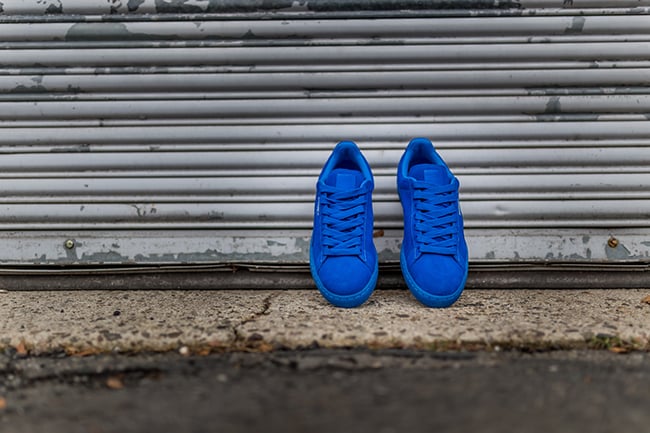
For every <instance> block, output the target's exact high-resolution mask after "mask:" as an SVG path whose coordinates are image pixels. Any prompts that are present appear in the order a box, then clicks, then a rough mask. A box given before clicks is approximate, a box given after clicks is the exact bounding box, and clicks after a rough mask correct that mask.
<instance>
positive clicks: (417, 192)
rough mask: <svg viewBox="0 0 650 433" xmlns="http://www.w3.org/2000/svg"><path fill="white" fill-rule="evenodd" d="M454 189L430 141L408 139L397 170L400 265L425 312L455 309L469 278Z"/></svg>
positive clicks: (460, 218)
mask: <svg viewBox="0 0 650 433" xmlns="http://www.w3.org/2000/svg"><path fill="white" fill-rule="evenodd" d="M458 187H459V183H458V179H456V178H455V177H454V175H453V174H452V173H451V171H450V170H449V167H447V164H445V162H444V161H443V160H442V158H441V157H440V155H438V154H437V153H436V151H435V150H434V148H433V145H432V144H431V141H429V140H427V139H426V138H414V139H413V140H411V142H410V143H409V145H408V147H407V148H406V151H405V152H404V155H402V159H401V160H400V162H399V166H398V168H397V190H398V192H399V197H400V201H401V202H402V209H403V211H404V239H403V241H402V250H401V255H400V264H401V267H402V274H403V275H404V279H405V280H406V284H407V285H408V287H409V289H410V290H411V292H412V293H413V295H414V296H415V297H416V298H417V299H418V300H419V301H420V302H422V303H423V304H424V305H427V306H429V307H448V306H450V305H451V304H453V303H454V302H455V301H456V300H457V299H458V297H459V296H460V294H461V293H462V291H463V288H464V287H465V280H466V279H467V244H466V243H465V237H464V235H463V215H462V214H461V212H460V208H459V205H458Z"/></svg>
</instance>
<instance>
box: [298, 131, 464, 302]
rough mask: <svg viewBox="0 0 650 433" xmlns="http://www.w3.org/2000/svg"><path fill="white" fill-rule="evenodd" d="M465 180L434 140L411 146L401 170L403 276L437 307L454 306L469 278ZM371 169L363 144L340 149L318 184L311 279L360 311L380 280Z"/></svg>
mask: <svg viewBox="0 0 650 433" xmlns="http://www.w3.org/2000/svg"><path fill="white" fill-rule="evenodd" d="M458 187H459V183H458V179H456V177H454V175H453V174H452V173H451V171H450V170H449V167H447V165H446V164H445V162H444V161H443V160H442V158H441V157H440V155H438V153H436V151H435V149H434V148H433V145H432V144H431V141H429V140H428V139H426V138H415V139H413V140H411V142H410V143H409V145H408V147H407V148H406V151H405V152H404V154H403V155H402V158H401V160H400V162H399V166H398V168H397V190H398V192H399V197H400V201H401V203H402V209H403V213H404V238H403V240H402V249H401V254H400V264H401V268H402V274H403V275H404V279H405V280H406V284H407V286H408V287H409V289H410V290H411V292H412V293H413V295H414V296H415V297H416V298H417V299H418V300H419V301H420V302H422V303H423V304H424V305H427V306H429V307H448V306H450V305H451V304H453V303H454V302H455V301H456V300H457V299H458V298H459V297H460V294H461V292H462V291H463V288H464V287H465V280H466V279H467V244H466V243H465V238H464V235H463V216H462V214H461V212H460V208H459V205H458ZM373 188H374V182H373V176H372V172H371V170H370V166H369V164H368V162H367V161H366V159H365V158H364V157H363V155H362V154H361V151H360V150H359V148H358V147H357V145H356V144H354V143H353V142H350V141H344V142H341V143H339V144H338V145H337V146H336V148H335V149H334V151H333V152H332V154H331V155H330V157H329V159H328V160H327V162H326V163H325V166H324V167H323V170H322V172H321V174H320V177H319V178H318V183H317V185H316V204H315V209H314V229H313V233H312V238H311V247H310V252H309V258H310V268H311V273H312V276H313V278H314V281H315V282H316V286H317V287H318V289H319V290H320V292H321V294H322V295H323V296H324V297H325V299H327V300H328V301H329V302H331V303H332V304H334V305H336V306H338V307H347V308H350V307H357V306H359V305H361V304H363V303H364V302H365V301H366V300H367V299H368V298H369V297H370V295H371V294H372V292H373V290H374V288H375V285H376V283H377V275H378V273H379V267H378V260H377V250H376V249H375V245H374V243H373V236H372V234H373V211H372V190H373Z"/></svg>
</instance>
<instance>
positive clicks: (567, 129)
mask: <svg viewBox="0 0 650 433" xmlns="http://www.w3.org/2000/svg"><path fill="white" fill-rule="evenodd" d="M0 131H1V133H0V145H21V144H23V145H27V144H32V145H33V144H39V143H40V144H48V145H54V144H60V145H74V144H78V145H88V144H89V143H93V144H126V143H133V144H150V145H159V144H165V143H174V144H177V143H192V144H197V143H212V144H216V143H225V144H234V143H256V144H257V145H259V144H268V143H278V142H281V143H287V142H292V143H308V142H310V141H314V142H320V143H323V142H329V143H336V142H338V141H340V140H341V138H342V137H345V138H349V139H352V140H356V141H360V142H362V141H376V140H391V141H396V142H397V141H403V140H406V139H407V138H405V137H419V136H422V137H430V138H431V139H432V140H434V141H437V140H439V139H440V140H447V141H453V140H472V139H475V140H481V141H482V142H483V143H485V144H486V146H489V147H500V145H499V143H500V142H501V141H502V140H521V142H520V143H521V145H522V146H526V145H527V143H526V141H525V140H537V141H535V143H534V146H539V145H540V144H541V145H543V141H541V140H544V139H549V140H559V142H560V143H562V142H564V144H565V145H573V146H578V145H580V142H579V140H590V139H591V140H622V139H634V138H639V139H646V138H647V137H648V136H650V122H645V121H638V122H614V121H613V122H598V121H584V122H515V123H500V124H499V123H451V124H363V123H359V124H355V125H338V126H337V127H336V128H333V127H332V126H331V125H258V126H257V127H252V126H156V127H144V126H132V127H104V128H101V127H100V128H37V129H32V128H2V129H0ZM486 140H490V141H486ZM531 144H532V143H531ZM612 144H613V145H615V144H616V141H613V142H612ZM553 145H557V143H554V144H553Z"/></svg>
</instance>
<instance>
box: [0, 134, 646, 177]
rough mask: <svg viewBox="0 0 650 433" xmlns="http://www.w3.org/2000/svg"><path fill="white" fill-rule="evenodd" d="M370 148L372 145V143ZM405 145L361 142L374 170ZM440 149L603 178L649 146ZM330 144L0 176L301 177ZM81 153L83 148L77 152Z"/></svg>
mask: <svg viewBox="0 0 650 433" xmlns="http://www.w3.org/2000/svg"><path fill="white" fill-rule="evenodd" d="M371 144H372V146H370V145H371ZM406 144H407V142H406V140H404V141H397V142H388V143H386V142H378V143H368V142H360V143H359V145H360V146H361V149H362V150H363V153H364V155H365V156H366V158H367V159H368V161H370V163H371V165H372V167H373V170H377V169H391V170H394V169H395V167H396V165H397V161H399V158H400V157H401V155H402V152H403V151H404V149H405V148H406ZM435 144H436V146H437V147H439V148H440V149H439V151H440V153H441V155H443V157H444V158H445V161H447V163H448V164H449V165H450V166H451V167H454V169H465V170H466V171H467V170H473V171H472V172H473V173H477V172H479V171H480V170H486V171H497V170H499V169H507V170H510V171H512V170H513V169H514V168H517V169H519V170H528V171H529V172H535V171H538V172H539V171H543V172H547V171H549V170H556V171H557V170H558V168H562V169H563V170H565V171H567V172H571V171H572V170H573V171H576V172H579V171H581V170H582V171H584V170H589V169H590V167H591V170H592V171H594V172H598V173H602V172H604V171H607V170H608V169H615V170H621V171H623V172H625V170H635V171H638V170H639V168H643V169H646V168H647V167H648V166H650V147H647V146H646V147H642V146H641V145H639V146H638V147H622V146H621V147H600V148H597V147H595V146H592V145H589V146H585V147H578V148H576V147H567V146H565V147H562V148H556V147H550V148H517V147H514V146H513V147H509V148H498V147H494V148H481V147H471V145H469V144H468V143H466V144H465V145H463V143H460V144H458V145H456V146H449V143H444V144H445V146H442V147H441V146H440V145H439V143H437V142H436V143H435ZM334 145H335V142H331V143H328V144H326V145H324V146H323V149H322V150H320V149H319V150H316V149H314V148H311V147H307V146H303V145H301V144H298V143H296V144H293V146H292V148H291V149H287V150H285V149H283V148H282V147H281V148H273V146H267V147H264V148H262V147H261V146H258V148H256V149H248V150H244V149H239V150H237V151H232V150H231V151H228V150H225V149H222V148H221V147H220V146H218V145H213V146H211V149H210V151H207V150H206V149H204V150H194V151H192V152H182V149H183V148H182V147H181V148H179V149H178V150H181V151H169V150H168V151H165V149H155V151H151V150H150V151H148V152H142V151H137V152H128V151H127V149H122V150H121V152H118V151H113V152H115V153H111V152H107V151H105V152H99V151H96V149H92V151H91V149H90V148H86V149H85V150H86V151H85V152H83V151H80V149H77V151H76V152H70V151H66V150H68V148H67V147H61V148H56V147H53V148H49V149H44V153H24V152H23V151H21V152H19V153H15V154H2V155H1V157H0V178H25V177H34V178H38V177H48V176H53V175H56V174H57V173H58V174H60V175H61V176H65V177H70V176H81V177H84V176H89V175H92V176H93V177H98V176H102V177H105V176H115V177H119V176H125V177H134V176H142V177H146V176H156V175H157V174H164V175H165V176H182V173H187V175H192V176H194V175H201V174H200V173H206V174H205V175H208V176H209V175H213V174H214V173H217V172H221V173H227V175H230V176H245V175H247V174H252V173H260V172H264V171H266V172H279V171H285V172H287V173H300V172H304V171H314V170H320V168H321V167H322V165H323V164H324V162H325V160H326V159H327V157H328V155H329V153H330V152H331V149H333V148H334ZM81 150H84V149H81Z"/></svg>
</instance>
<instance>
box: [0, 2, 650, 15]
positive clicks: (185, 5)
mask: <svg viewBox="0 0 650 433" xmlns="http://www.w3.org/2000/svg"><path fill="white" fill-rule="evenodd" d="M451 6H455V7H451ZM560 6H562V7H560ZM643 6H648V2H647V1H646V0H618V1H612V0H574V1H572V2H571V3H565V4H563V5H558V4H557V1H556V0H518V1H501V2H498V3H495V2H493V1H491V0H490V1H485V0H473V1H468V2H462V3H458V4H456V5H453V4H452V5H450V4H449V2H447V1H431V2H421V1H416V0H411V1H409V0H404V1H400V2H394V1H391V0H377V1H373V2H367V1H359V0H357V1H348V0H328V1H319V2H309V3H305V4H300V3H295V2H293V1H291V0H274V1H266V2H250V1H208V0H197V1H193V2H176V1H171V0H144V1H142V2H138V3H136V4H134V3H122V2H119V3H112V2H111V3H107V2H105V1H103V0H49V1H43V0H5V1H4V2H3V9H2V11H1V12H0V13H1V14H3V15H9V16H11V15H19V16H20V15H31V14H33V15H48V14H49V15H54V16H56V15H58V14H71V15H77V14H85V15H109V16H110V15H114V14H132V15H135V14H161V15H163V16H164V14H206V13H211V14H214V16H215V18H217V19H219V18H220V19H223V17H224V16H228V14H240V15H244V14H247V15H253V14H258V15H261V16H311V15H316V16H317V15H318V14H325V15H326V14H336V13H338V15H342V16H346V15H350V11H354V12H355V14H356V15H363V14H364V13H365V14H368V15H373V14H375V15H381V14H383V15H393V16H394V15H396V16H399V15H404V14H407V13H409V12H411V13H419V14H420V15H422V14H423V13H436V12H437V13H438V14H440V15H443V16H444V15H455V14H466V15H476V14H477V13H478V12H482V14H484V15H489V14H497V15H502V14H503V15H505V14H508V13H510V14H513V15H521V14H522V13H523V12H526V11H528V10H529V9H531V11H530V13H532V14H538V13H540V12H544V11H547V13H551V12H555V13H560V12H562V13H563V14H567V13H570V12H572V11H573V10H574V9H575V10H576V12H577V13H580V12H582V13H584V11H582V10H581V9H590V8H594V9H604V8H607V9H606V10H604V11H600V13H614V12H616V11H617V10H618V11H620V10H625V9H630V8H639V7H643ZM538 10H539V11H538Z"/></svg>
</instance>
